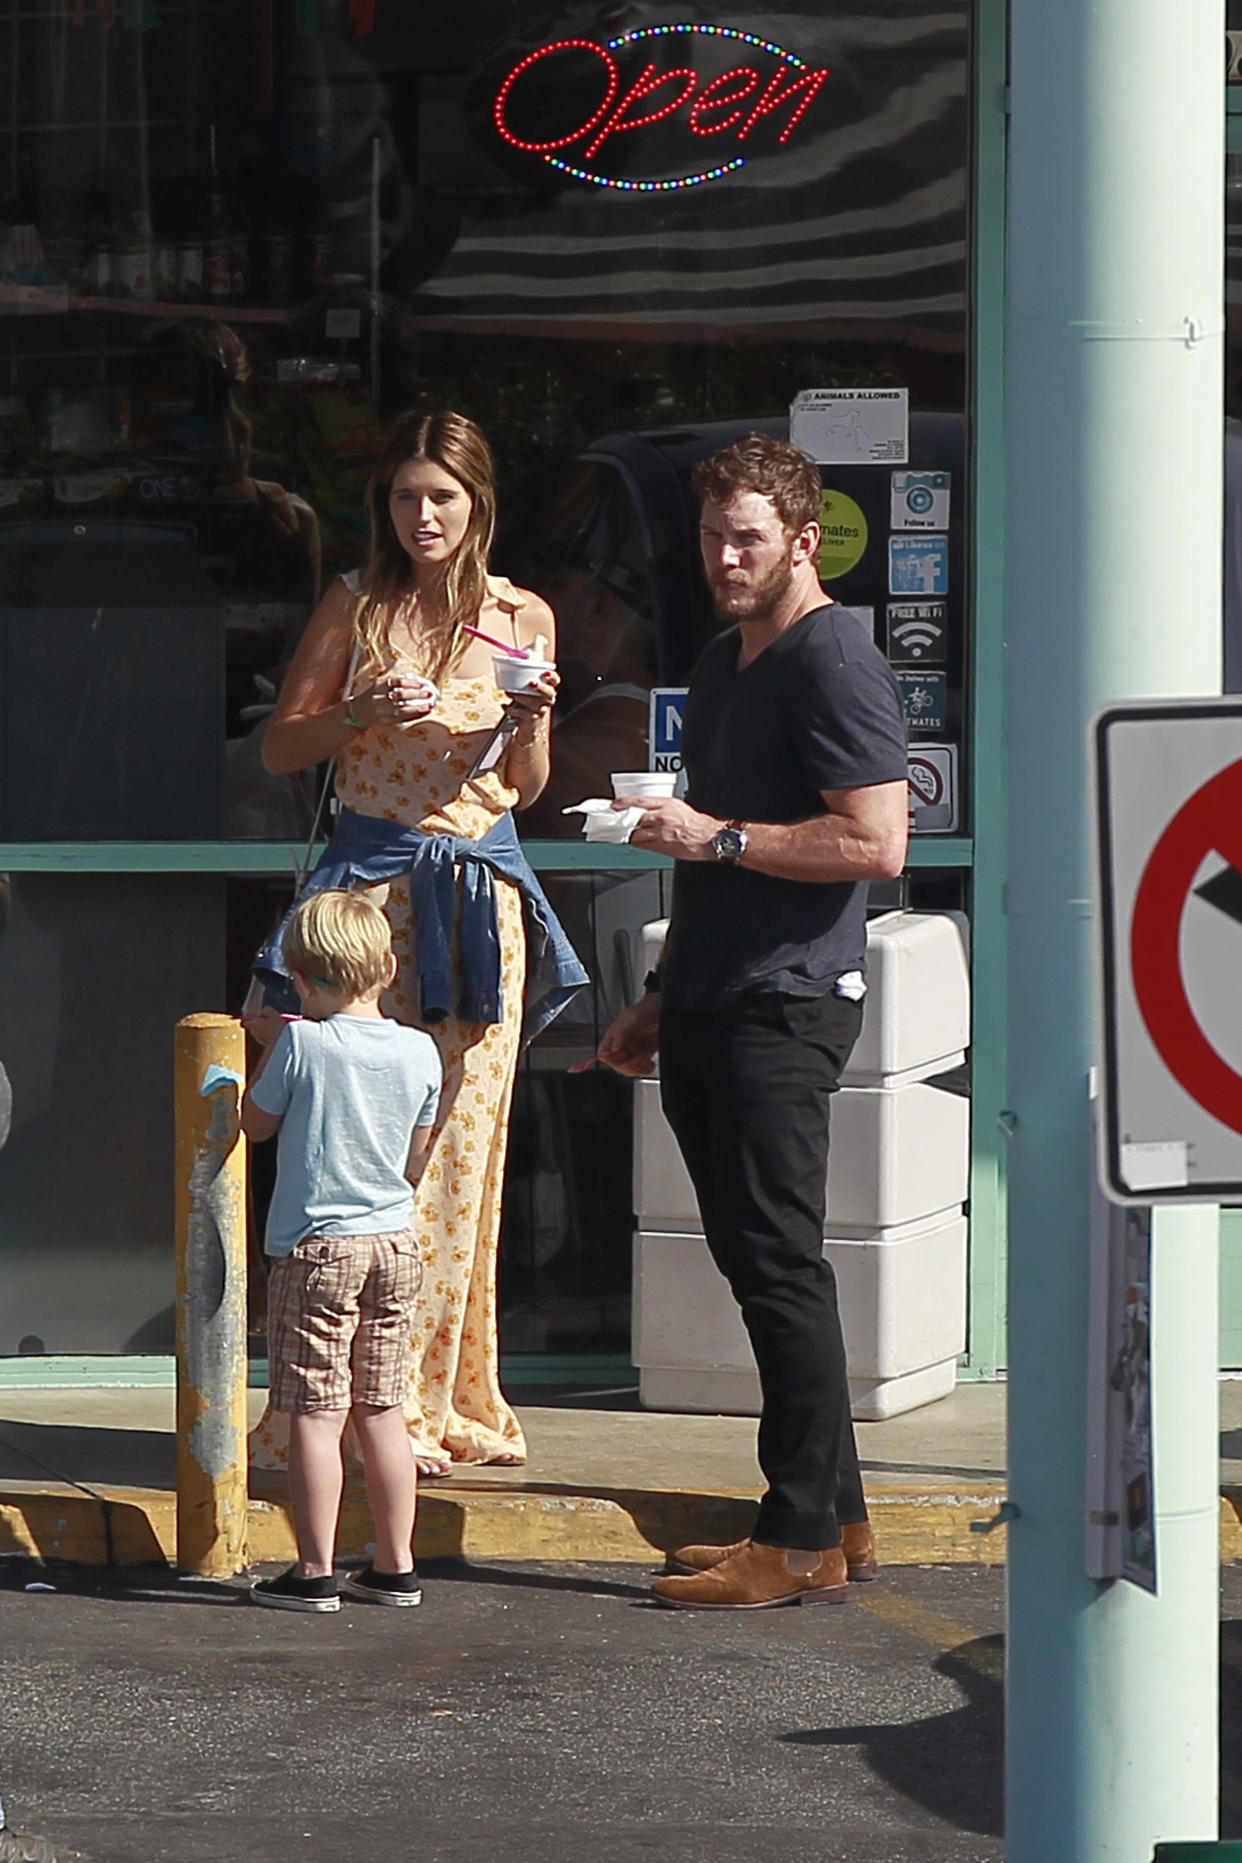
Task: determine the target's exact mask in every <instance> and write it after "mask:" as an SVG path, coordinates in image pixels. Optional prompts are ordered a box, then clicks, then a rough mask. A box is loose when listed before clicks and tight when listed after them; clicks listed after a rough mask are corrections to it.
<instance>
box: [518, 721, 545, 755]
mask: <svg viewBox="0 0 1242 1863" xmlns="http://www.w3.org/2000/svg"><path fill="white" fill-rule="evenodd" d="M546 716H547V714H546V713H545V714H544V717H546ZM513 749H514V750H516V751H521V752H522V753H523V754H525V755H529V754H530V752H531V751H535V750H546V749H547V728H546V726H545V725H544V723H543V719H542V718H539V719H536V721H535V728H534V730H533V731H532V732H531V735H530V737H529V738H528V739H526V741H525V742H523V740H522V739H521V738H520V737H519V736H518V735H517V732H514V734H513Z"/></svg>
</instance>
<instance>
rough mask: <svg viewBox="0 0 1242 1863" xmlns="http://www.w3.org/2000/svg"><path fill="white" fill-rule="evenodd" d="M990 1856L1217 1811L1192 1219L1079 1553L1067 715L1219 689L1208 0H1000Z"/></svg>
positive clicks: (1217, 285) (1071, 1849)
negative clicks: (1004, 835) (1127, 1455)
mask: <svg viewBox="0 0 1242 1863" xmlns="http://www.w3.org/2000/svg"><path fill="white" fill-rule="evenodd" d="M1010 18H1011V43H1010V77H1011V92H1010V105H1011V114H1010V134H1009V150H1008V209H1007V252H1008V307H1007V318H1006V426H1007V434H1008V443H1007V449H1006V451H1007V503H1008V518H1007V531H1008V551H1007V559H1008V560H1007V588H1008V599H1007V619H1008V659H1009V666H1008V681H1009V697H1008V705H1007V719H1008V756H1009V880H1008V919H1009V979H1010V981H1009V1083H1010V1084H1009V1106H1010V1109H1011V1116H1010V1119H1009V1120H1008V1121H1007V1122H1006V1123H1007V1124H1009V1125H1011V1127H1012V1137H1011V1143H1010V1159H1009V1191H1010V1215H1009V1238H1010V1257H1009V1321H1010V1356H1009V1365H1010V1429H1009V1470H1010V1492H1011V1498H1012V1500H1013V1502H1014V1503H1015V1504H1016V1507H1017V1509H1018V1510H1019V1517H1018V1518H1017V1519H1016V1520H1015V1521H1014V1523H1013V1524H1012V1525H1011V1526H1010V1528H1009V1639H1008V1682H1007V1688H1008V1713H1007V1734H1006V1744H1007V1752H1006V1771H1007V1778H1006V1797H1007V1817H1006V1825H1007V1855H1008V1858H1009V1863H1136V1860H1137V1859H1142V1858H1147V1857H1150V1855H1151V1853H1152V1848H1153V1845H1154V1843H1155V1842H1156V1841H1157V1840H1160V1839H1166V1840H1173V1839H1186V1838H1207V1837H1211V1836H1212V1835H1214V1833H1215V1830H1216V1775H1217V1716H1216V1634H1217V1632H1216V1610H1217V1585H1216V1561H1217V1545H1218V1541H1217V1533H1218V1508H1219V1503H1218V1498H1217V1497H1218V1487H1217V1466H1216V1454H1217V1436H1216V1430H1217V1421H1216V1418H1217V1410H1216V1379H1215V1366H1216V1306H1217V1296H1216V1271H1217V1270H1216V1231H1217V1220H1216V1212H1215V1211H1214V1210H1212V1209H1191V1210H1178V1211H1173V1210H1162V1211H1159V1212H1158V1213H1157V1217H1156V1223H1155V1235H1154V1244H1153V1253H1154V1262H1153V1289H1152V1324H1153V1355H1154V1367H1153V1411H1154V1425H1153V1427H1154V1434H1155V1482H1154V1487H1155V1500H1156V1509H1157V1521H1156V1530H1157V1559H1158V1566H1159V1585H1160V1589H1159V1594H1158V1596H1156V1597H1154V1598H1153V1597H1149V1596H1147V1595H1146V1594H1144V1593H1142V1592H1140V1591H1138V1590H1136V1589H1135V1588H1134V1587H1133V1586H1131V1585H1128V1584H1124V1583H1116V1582H1107V1581H1106V1582H1103V1583H1101V1582H1097V1581H1094V1580H1091V1579H1088V1578H1087V1577H1086V1576H1085V1572H1084V1493H1085V1448H1086V1441H1085V1439H1086V1411H1087V1403H1086V1398H1087V1386H1086V1379H1087V1315H1088V1255H1087V1236H1088V1183H1089V1176H1088V1174H1089V1171H1090V1169H1091V1162H1090V1145H1089V1131H1090V1123H1089V1106H1088V1094H1087V1079H1088V1071H1089V1069H1090V1067H1091V1065H1092V1063H1093V1060H1094V1058H1095V1055H1094V1045H1095V1044H1094V1034H1093V1022H1094V1004H1093V998H1092V954H1091V932H1092V927H1091V921H1090V913H1091V906H1090V894H1091V885H1090V840H1089V811H1088V804H1087V783H1086V768H1087V761H1086V749H1085V744H1086V730H1087V721H1088V719H1089V718H1090V716H1091V714H1092V712H1094V711H1095V710H1096V709H1097V708H1098V707H1099V706H1101V705H1103V704H1105V703H1107V702H1109V701H1112V700H1117V699H1123V698H1142V697H1154V696H1160V695H1183V694H1202V693H1209V692H1214V691H1218V690H1219V664H1220V562H1221V548H1220V511H1221V479H1220V473H1221V464H1220V462H1221V431H1222V429H1221V422H1222V342H1223V338H1222V329H1223V302H1222V300H1223V231H1224V224H1223V223H1224V211H1223V208H1224V203H1223V172H1224V145H1223V118H1224V97H1223V89H1224V87H1223V84H1222V65H1221V48H1222V43H1223V33H1224V24H1225V22H1224V11H1223V6H1222V5H1221V3H1220V0H1196V4H1194V5H1193V6H1187V5H1186V4H1185V0H1055V3H1054V4H1050V3H1049V0H1012V5H1011V9H1010Z"/></svg>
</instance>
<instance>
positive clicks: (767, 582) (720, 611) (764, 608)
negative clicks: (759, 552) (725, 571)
mask: <svg viewBox="0 0 1242 1863" xmlns="http://www.w3.org/2000/svg"><path fill="white" fill-rule="evenodd" d="M792 581H793V544H792V543H791V544H790V546H789V548H788V550H786V552H785V554H784V556H783V557H782V558H781V560H780V562H779V563H773V565H772V567H771V569H769V570H768V572H767V574H766V575H765V576H763V577H762V578H761V579H760V580H759V581H758V582H748V583H747V584H745V586H743V587H738V586H736V585H734V586H730V584H729V582H728V580H727V579H726V578H725V577H723V576H721V577H720V578H719V579H718V580H714V581H713V582H712V585H711V587H712V596H713V598H714V600H715V603H716V614H717V618H718V619H719V620H721V621H766V620H767V619H768V616H769V615H771V614H772V613H773V612H774V610H775V609H776V608H777V607H778V606H779V605H780V603H781V602H782V601H783V600H784V598H785V596H786V595H787V594H788V592H789V585H790V584H791V582H792Z"/></svg>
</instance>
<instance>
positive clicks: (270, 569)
mask: <svg viewBox="0 0 1242 1863" xmlns="http://www.w3.org/2000/svg"><path fill="white" fill-rule="evenodd" d="M0 51H2V53H3V56H4V62H5V65H6V68H7V71H8V74H9V80H10V81H9V82H8V83H7V84H6V85H5V86H4V87H3V93H2V95H0V189H3V190H5V192H6V194H7V198H6V200H5V202H4V205H3V208H2V210H0V223H2V225H0V628H2V630H3V636H4V648H3V664H4V673H3V678H4V698H3V705H4V710H5V723H6V730H5V734H4V735H5V739H6V745H7V749H6V767H5V783H4V790H3V801H2V802H0V808H2V810H3V815H2V818H0V839H4V840H9V841H28V840H37V839H61V840H89V839H95V838H98V839H105V840H141V839H153V840H173V841H177V840H182V841H188V840H200V839H206V840H211V839H219V838H225V837H230V838H231V837H240V838H247V839H259V840H263V839H268V840H274V841H287V840H289V839H290V838H291V837H294V836H296V835H297V834H298V833H299V832H302V831H304V830H305V829H307V828H309V825H310V819H311V815H312V813H313V803H314V794H315V788H316V782H315V777H314V775H313V774H308V775H307V776H305V777H271V776H268V775H267V774H266V772H265V771H264V770H263V768H262V765H261V761H260V759H259V755H258V739H259V736H260V735H261V732H262V727H263V721H264V718H265V715H266V711H267V709H268V708H269V707H270V704H271V702H272V698H273V696H274V693H275V690H276V689H277V688H278V686H279V683H280V680H281V678H282V676H283V672H284V670H285V668H286V667H287V664H288V661H289V657H290V654H291V652H292V649H293V647H294V646H295V644H296V641H297V638H298V636H299V633H300V631H301V629H302V627H303V626H304V624H305V620H306V618H307V616H308V614H309V613H310V611H311V609H312V607H313V605H314V602H315V600H316V598H317V596H318V594H319V593H320V592H321V591H322V589H323V588H324V586H325V585H326V583H327V581H328V580H329V579H330V578H331V576H333V575H334V574H335V573H337V572H338V571H339V570H341V569H344V568H348V567H350V566H352V565H353V564H354V563H355V562H356V561H357V559H358V557H359V555H360V553H361V551H362V549H363V547H364V536H363V523H362V517H361V496H362V489H363V486H364V483H365V479H366V475H367V471H368V468H369V465H370V462H371V460H372V458H373V457H374V454H375V451H376V445H377V436H378V434H379V431H380V429H381V428H382V426H383V424H384V422H385V420H387V419H388V418H389V417H391V416H392V415H393V414H395V413H396V412H398V411H400V410H402V409H404V408H406V407H408V406H409V405H411V404H412V403H414V402H416V401H419V400H424V401H427V402H429V403H437V404H441V405H452V406H457V407H460V408H461V409H462V410H463V411H465V412H467V413H470V414H472V415H473V416H475V417H476V418H477V419H478V420H479V421H480V422H481V423H482V425H483V426H484V428H485V429H486V431H487V432H488V434H489V436H490V438H491V440H492V443H493V446H494V448H495V450H496V454H497V458H498V462H499V467H500V474H501V492H502V506H501V527H500V541H499V546H498V552H497V560H498V565H499V566H500V567H501V568H502V569H504V570H505V571H506V573H509V574H511V575H513V576H515V577H517V578H518V579H523V578H524V579H525V580H526V581H527V582H528V583H529V585H530V586H533V587H535V588H536V589H537V590H539V592H540V593H543V594H545V595H546V596H547V597H548V598H549V599H550V600H551V601H552V602H553V604H554V606H555V607H556V608H557V610H558V613H559V617H560V625H561V653H562V659H563V663H564V667H565V671H566V684H565V696H564V699H563V702H562V706H561V712H560V716H559V718H558V732H559V741H560V743H561V744H563V745H564V761H563V767H562V769H561V770H560V772H559V773H558V777H557V779H556V780H557V786H556V791H555V796H550V797H549V798H548V800H547V801H546V802H545V803H544V804H543V805H542V806H541V808H540V809H539V810H538V811H537V813H536V814H535V815H533V816H532V817H531V818H530V820H529V821H528V823H527V824H526V831H527V832H528V833H536V834H538V835H541V836H545V837H546V836H549V835H560V834H562V833H565V832H567V831H568V832H570V833H577V832H578V829H577V827H576V826H574V827H572V828H569V829H568V830H566V824H565V822H564V819H563V817H561V815H560V814H559V809H558V808H557V807H556V802H557V800H559V799H561V798H562V797H563V798H564V799H566V800H568V799H577V798H575V797H574V796H573V795H572V794H571V792H572V791H574V790H575V789H576V790H577V791H578V796H579V797H580V795H581V794H582V793H585V792H584V791H583V789H582V787H581V785H582V784H583V783H589V784H590V785H591V786H593V787H598V786H599V783H600V778H601V776H606V774H607V772H608V770H609V769H610V768H616V767H618V760H619V761H620V762H624V763H627V764H630V765H632V764H633V763H634V762H635V761H636V760H640V761H645V756H641V757H640V753H641V752H642V751H643V750H644V749H645V746H644V744H643V742H642V739H643V734H644V732H645V722H644V713H643V695H644V694H645V693H646V692H647V691H648V690H649V688H650V687H651V685H652V684H656V683H664V684H677V683H679V682H682V681H684V679H685V677H686V675H687V673H688V670H689V667H690V665H691V664H692V663H693V659H694V656H695V653H696V651H697V649H698V647H699V645H700V644H701V641H702V638H703V633H704V630H705V628H707V627H709V626H710V625H711V623H710V617H709V616H707V615H706V614H705V613H704V611H703V604H702V597H701V593H700V589H699V584H698V578H697V572H696V570H695V562H694V538H693V509H692V505H691V503H690V500H689V495H688V490H687V475H688V472H689V469H690V467H691V466H692V465H693V463H694V461H695V459H697V458H699V457H701V456H702V455H703V454H705V453H707V452H710V451H711V450H713V448H714V447H715V446H716V445H718V444H720V443H721V442H723V441H725V440H727V439H729V438H731V437H733V435H734V433H735V432H737V431H744V430H745V429H746V428H747V427H750V426H754V425H762V426H764V427H768V426H773V427H776V428H777V429H778V430H782V431H785V430H787V427H786V423H787V421H788V417H789V408H790V403H791V401H792V400H793V398H794V396H795V395H797V394H799V393H803V392H805V391H807V390H814V389H834V388H858V387H894V388H899V389H904V390H906V391H907V392H908V396H909V408H910V425H909V445H908V449H905V451H904V457H903V456H902V453H903V450H902V449H897V450H895V451H893V452H892V453H891V455H890V456H891V458H892V459H893V460H895V462H896V464H897V465H899V466H903V467H906V468H907V469H911V470H918V471H926V470H938V471H940V472H942V473H944V472H947V473H948V474H949V478H950V481H951V489H950V491H949V496H948V498H946V500H945V501H944V505H943V506H942V507H939V508H938V509H937V510H936V513H935V518H934V521H935V522H936V523H937V524H939V525H940V526H941V528H942V534H943V535H945V536H946V537H947V538H948V540H949V541H948V544H947V545H946V546H945V550H944V552H943V553H942V555H941V556H940V557H939V558H938V559H937V567H936V569H935V572H934V573H933V574H932V575H931V577H930V578H927V577H923V581H922V582H919V581H917V580H916V582H915V584H914V585H908V584H907V583H904V582H903V581H902V580H901V572H900V571H899V570H898V569H896V568H894V562H895V559H893V558H892V557H891V553H890V538H891V536H892V535H893V533H894V531H895V529H896V527H897V526H898V525H899V524H901V525H907V524H908V523H909V521H910V520H909V518H908V514H901V513H898V512H897V509H896V506H895V504H894V496H895V494H894V492H893V488H892V484H891V480H892V476H893V475H892V472H891V470H890V469H889V466H888V464H886V463H883V462H880V463H875V462H871V461H867V460H865V457H864V456H862V455H858V456H853V455H848V454H847V456H845V457H837V458H835V460H834V461H831V462H828V463H825V465H824V476H825V488H826V491H830V492H832V493H834V494H836V496H837V498H838V500H845V501H847V502H846V503H845V504H843V505H839V507H838V509H839V510H840V511H843V512H844V513H845V514H846V518H847V520H848V521H847V522H846V524H845V529H846V531H847V532H852V533H854V534H855V535H856V533H857V525H858V519H857V513H858V512H861V514H862V531H863V533H864V534H863V536H862V538H861V549H860V550H858V551H851V550H849V549H846V550H844V551H841V550H838V551H836V552H835V553H834V552H832V551H827V552H826V553H825V557H824V562H823V570H824V574H825V577H826V579H827V582H828V586H829V587H830V588H831V589H832V590H833V592H834V593H836V594H837V595H838V596H839V597H840V599H842V600H845V601H849V602H852V603H854V604H856V605H860V606H862V607H863V608H864V609H866V610H869V611H870V613H871V616H872V620H873V623H874V626H875V630H876V634H877V638H878V639H879V640H880V642H881V644H882V645H884V646H886V647H889V646H890V645H891V646H892V647H893V650H894V654H895V658H896V659H897V660H898V661H899V662H900V663H901V665H902V666H903V668H904V669H905V674H906V675H909V676H910V677H907V678H906V684H907V686H908V688H909V691H908V700H909V703H910V708H911V722H912V726H913V729H914V731H915V735H916V736H917V737H920V738H923V739H927V740H937V741H944V742H949V743H953V742H957V743H960V723H961V696H960V695H961V690H962V685H963V681H964V678H965V666H964V654H963V647H962V638H963V632H964V628H963V620H964V614H965V605H964V595H965V590H964V586H963V584H964V571H963V564H964V557H963V551H962V542H963V529H964V521H965V485H964V462H965V448H964V442H963V437H962V426H961V422H962V412H963V409H964V406H965V387H964V342H965V329H966V290H965V280H966V185H965V170H966V7H965V4H964V0H962V3H961V4H950V5H949V6H947V7H944V6H941V7H937V8H936V9H934V10H931V9H927V8H926V7H924V6H922V5H921V4H918V0H886V4H884V5H883V6H881V7H880V8H879V9H878V10H877V9H875V8H872V9H870V10H868V11H867V12H866V13H865V14H862V15H860V14H858V13H857V12H856V10H853V9H849V10H846V9H844V8H842V9H841V10H840V11H839V12H834V11H833V9H831V8H828V9H825V8H824V7H822V6H821V5H819V4H818V0H816V3H815V4H811V3H810V0H802V4H795V5H792V6H786V7H782V8H781V9H780V12H779V14H775V13H774V14H772V15H771V16H770V18H769V17H767V16H766V12H765V9H762V8H760V9H757V10H756V12H755V13H754V14H753V15H751V16H747V17H745V18H737V17H734V16H732V15H730V16H728V17H725V16H724V15H721V14H719V13H715V12H712V11H711V10H710V9H709V8H704V7H702V6H699V7H693V8H689V9H687V8H681V9H678V10H677V11H676V12H675V14H670V15H669V16H668V18H667V19H664V18H663V17H660V18H656V17H654V16H653V17H652V18H647V16H646V15H644V16H643V19H642V20H641V21H640V20H638V19H634V20H632V21H627V22H617V23H612V24H601V23H600V21H599V19H598V18H597V16H596V12H595V10H593V9H589V8H573V7H568V8H565V9H564V10H563V11H561V12H555V11H553V12H549V10H548V9H547V7H546V6H545V5H542V4H541V5H539V6H534V5H525V4H519V5H513V4H510V3H509V0H504V4H501V3H500V0H465V3H464V4H463V5H461V6H459V7H457V8H455V9H453V11H452V14H451V15H444V14H442V13H441V14H434V13H432V12H430V11H429V10H427V9H424V8H412V7H410V6H409V5H408V4H407V3H406V0H375V4H373V5H369V6H367V7H365V8H359V7H356V6H350V5H348V4H347V3H346V0H244V3H243V0H135V3H134V4H132V5H131V4H128V3H126V4H119V3H117V0H109V3H108V4H104V0H32V4H30V5H27V6H24V7H23V8H21V9H16V8H15V9H11V10H10V12H9V14H8V15H7V16H6V17H5V18H3V19H0ZM932 415H935V416H938V417H939V418H938V419H936V420H931V419H930V417H931V416H932ZM860 461H862V463H860ZM919 551H920V555H925V552H924V551H923V547H922V546H921V545H920V546H919ZM900 554H901V552H900V551H899V552H898V555H900ZM932 554H933V555H935V552H934V551H933V552H932ZM922 574H923V570H922V567H921V566H920V567H919V568H917V569H916V577H917V576H922ZM910 586H914V587H915V589H916V592H917V591H918V590H920V589H924V588H925V590H927V591H930V593H929V594H927V595H926V599H921V600H916V601H915V602H914V603H913V607H912V605H911V603H909V602H907V603H906V604H905V605H904V607H903V606H902V605H901V603H900V601H899V597H900V595H901V594H902V592H903V590H905V591H906V592H907V593H908V592H909V587H910ZM907 608H910V609H911V613H910V614H907V613H906V612H905V610H906V609H907ZM898 609H900V610H901V611H900V612H897V610H898ZM911 619H913V621H914V623H915V632H914V635H913V636H912V635H910V633H909V622H910V621H911ZM903 626H904V627H905V628H906V634H905V636H904V638H903V637H902V636H901V633H900V630H901V629H902V628H903ZM911 641H913V645H911ZM66 666H68V667H70V668H71V669H72V676H73V681H74V692H75V705H74V712H75V715H74V716H73V717H72V718H71V720H70V721H69V724H68V728H62V729H60V730H57V731H56V732H55V733H52V732H48V731H47V730H46V728H45V727H44V726H42V725H41V724H39V723H36V721H35V720H33V719H32V718H31V717H30V716H29V708H28V707H26V706H24V704H23V702H22V700H21V697H20V695H21V694H23V693H27V692H29V691H30V690H31V689H32V686H33V687H34V688H35V689H37V688H38V686H39V684H40V683H41V682H42V681H46V680H47V679H49V678H51V677H53V676H56V677H57V678H58V679H59V678H60V677H61V676H62V675H63V669H64V668H65V667H66ZM592 687H594V688H598V689H597V690H595V691H594V692H592V690H591V688H592ZM964 774H965V773H964V771H959V785H960V780H961V778H962V777H963V776H964ZM31 777H33V778H34V779H35V780H33V781H32V780H29V779H30V778H31ZM958 825H959V827H964V826H965V825H966V824H965V823H964V822H963V823H959V824H958Z"/></svg>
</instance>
